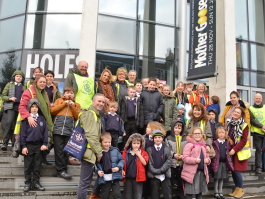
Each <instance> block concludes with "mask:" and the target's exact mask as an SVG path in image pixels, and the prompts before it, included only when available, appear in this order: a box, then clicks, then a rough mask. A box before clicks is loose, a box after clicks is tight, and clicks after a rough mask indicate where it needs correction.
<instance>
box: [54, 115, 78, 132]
mask: <svg viewBox="0 0 265 199" xmlns="http://www.w3.org/2000/svg"><path fill="white" fill-rule="evenodd" d="M74 125H75V121H74V118H71V117H69V116H66V115H56V116H55V118H54V127H53V134H55V135H64V136H69V137H70V136H71V135H72V133H73V129H74Z"/></svg>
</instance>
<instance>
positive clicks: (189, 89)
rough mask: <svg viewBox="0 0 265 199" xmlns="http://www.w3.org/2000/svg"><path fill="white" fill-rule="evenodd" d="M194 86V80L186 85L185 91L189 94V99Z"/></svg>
mask: <svg viewBox="0 0 265 199" xmlns="http://www.w3.org/2000/svg"><path fill="white" fill-rule="evenodd" d="M193 87H194V84H193V83H192V82H187V83H186V85H185V90H184V93H186V94H187V98H188V100H189V99H190V94H191V93H192V90H193Z"/></svg>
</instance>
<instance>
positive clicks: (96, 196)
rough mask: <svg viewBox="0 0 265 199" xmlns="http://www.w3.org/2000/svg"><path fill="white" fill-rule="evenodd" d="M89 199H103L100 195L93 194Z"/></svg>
mask: <svg viewBox="0 0 265 199" xmlns="http://www.w3.org/2000/svg"><path fill="white" fill-rule="evenodd" d="M88 199H101V197H99V195H98V194H95V193H91V194H90V196H89V198H88Z"/></svg>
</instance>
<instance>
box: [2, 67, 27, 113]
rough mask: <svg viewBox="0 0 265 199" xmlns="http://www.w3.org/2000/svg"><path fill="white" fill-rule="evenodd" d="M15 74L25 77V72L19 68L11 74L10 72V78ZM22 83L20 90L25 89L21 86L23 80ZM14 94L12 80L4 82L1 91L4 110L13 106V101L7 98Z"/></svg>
mask: <svg viewBox="0 0 265 199" xmlns="http://www.w3.org/2000/svg"><path fill="white" fill-rule="evenodd" d="M16 75H21V76H22V77H23V78H25V74H24V73H23V72H22V71H20V70H16V71H15V72H14V73H13V74H12V80H13V78H14V77H15V76H16ZM21 85H22V90H23V91H24V90H25V87H24V86H23V80H22V82H21ZM15 95H16V91H15V82H14V81H12V82H10V83H8V84H6V86H5V88H4V90H3V92H2V100H3V102H4V110H5V111H6V110H9V109H12V108H13V105H14V102H13V101H10V100H9V98H11V97H15Z"/></svg>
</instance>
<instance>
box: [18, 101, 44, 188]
mask: <svg viewBox="0 0 265 199" xmlns="http://www.w3.org/2000/svg"><path fill="white" fill-rule="evenodd" d="M28 110H29V112H30V115H31V117H33V118H34V119H35V121H36V123H37V126H35V127H32V126H30V125H29V123H28V120H23V121H22V124H21V129H20V145H21V149H22V154H23V155H24V174H25V187H24V192H28V191H29V190H30V189H31V188H32V189H37V190H38V191H45V188H43V187H42V186H41V185H40V169H41V151H44V150H47V144H48V126H47V123H46V121H45V117H44V116H43V115H42V112H41V110H40V104H39V101H38V100H37V99H31V100H30V101H29V103H28ZM32 172H33V181H32V179H31V173H32Z"/></svg>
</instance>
